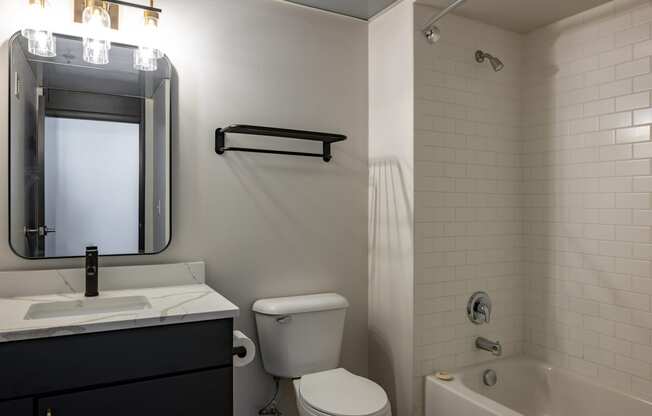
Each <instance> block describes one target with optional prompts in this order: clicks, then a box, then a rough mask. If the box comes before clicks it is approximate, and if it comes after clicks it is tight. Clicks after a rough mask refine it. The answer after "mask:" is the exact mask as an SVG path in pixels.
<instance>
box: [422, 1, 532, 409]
mask: <svg viewBox="0 0 652 416" xmlns="http://www.w3.org/2000/svg"><path fill="white" fill-rule="evenodd" d="M414 13H415V26H416V28H417V29H420V28H422V27H423V25H424V24H425V23H426V22H427V20H428V19H429V18H430V17H431V16H433V15H434V14H435V13H436V10H435V9H433V8H430V7H425V6H419V5H417V6H415V11H414ZM438 26H439V28H440V29H441V33H442V37H441V39H440V41H439V42H437V43H436V44H434V45H433V44H430V43H428V42H427V40H426V39H425V37H424V36H423V33H422V32H421V30H415V32H414V36H415V39H414V42H415V61H416V64H415V73H416V83H415V94H416V100H415V117H416V120H415V151H414V154H415V217H416V219H415V248H416V260H415V270H416V271H415V288H414V291H415V362H416V366H417V367H416V369H415V377H416V379H415V383H421V385H422V383H423V376H425V375H427V374H430V373H432V372H433V371H435V370H451V369H454V368H456V367H460V366H464V365H469V364H473V363H476V362H480V361H486V360H489V359H492V358H493V357H492V356H491V354H489V353H487V352H486V351H479V350H477V349H476V348H475V347H474V340H475V338H476V337H477V336H485V337H487V338H489V339H492V340H499V341H500V342H501V344H502V346H503V354H504V355H507V356H508V355H512V354H517V353H519V352H521V351H522V344H523V339H524V331H523V329H524V326H523V325H524V311H523V304H522V302H521V301H520V300H521V299H522V296H523V288H524V284H525V276H524V274H523V271H522V263H521V249H520V247H521V245H522V213H521V199H520V190H521V181H522V168H521V167H520V152H521V142H520V135H519V133H520V130H519V125H520V88H519V85H520V69H521V68H520V57H521V55H520V54H521V41H522V38H521V36H520V35H517V34H515V33H511V32H508V31H505V30H502V29H498V28H496V27H493V26H489V25H486V24H483V23H480V22H476V21H473V20H469V19H465V18H460V17H457V16H454V15H449V16H447V17H446V18H444V19H443V20H442V21H441V22H440V23H439V24H438ZM477 49H482V50H485V51H487V52H489V53H491V54H494V55H495V56H497V57H499V58H500V59H501V60H502V61H503V62H504V64H505V68H504V69H503V70H502V71H501V72H498V73H497V72H494V71H493V70H492V68H491V66H490V65H489V63H488V62H485V63H484V64H479V63H477V62H475V59H474V54H475V51H476V50H477ZM479 290H484V291H486V292H488V293H489V295H490V296H491V299H492V301H493V310H492V320H491V323H490V324H488V325H474V324H472V323H471V322H469V320H468V319H467V317H466V304H467V301H468V299H469V298H470V296H471V295H472V294H473V293H474V292H476V291H479ZM415 406H416V408H417V411H418V413H420V412H421V407H422V406H423V397H422V389H417V395H416V398H415Z"/></svg>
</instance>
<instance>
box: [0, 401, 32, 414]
mask: <svg viewBox="0 0 652 416" xmlns="http://www.w3.org/2000/svg"><path fill="white" fill-rule="evenodd" d="M33 402H34V401H33V400H32V399H23V400H9V401H8V402H0V415H2V416H5V415H7V416H32V415H33V414H34V403H33Z"/></svg>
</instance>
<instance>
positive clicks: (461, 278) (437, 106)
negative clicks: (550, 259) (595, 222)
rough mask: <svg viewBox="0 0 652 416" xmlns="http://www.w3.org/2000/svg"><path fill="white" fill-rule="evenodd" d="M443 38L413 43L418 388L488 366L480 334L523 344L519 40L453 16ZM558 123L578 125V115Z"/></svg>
mask: <svg viewBox="0 0 652 416" xmlns="http://www.w3.org/2000/svg"><path fill="white" fill-rule="evenodd" d="M415 13H416V18H415V21H420V20H422V19H423V17H424V16H430V15H432V13H433V9H431V8H427V7H423V6H419V5H417V6H415ZM440 29H441V30H442V33H443V37H442V38H441V40H440V41H439V42H438V43H437V44H436V45H430V44H427V43H426V42H425V39H424V37H423V36H422V35H421V34H420V33H416V35H415V52H416V58H415V59H416V65H415V100H416V102H415V112H416V117H415V146H414V148H415V152H414V153H415V233H414V234H415V252H416V254H415V257H416V258H415V280H416V281H415V315H416V316H415V326H414V328H415V330H414V332H415V340H414V342H415V349H416V351H415V360H416V362H415V373H416V374H415V376H416V380H415V383H416V384H415V385H416V386H422V385H423V376H424V375H427V374H430V373H432V372H433V371H435V370H438V369H454V368H455V367H459V366H463V365H467V364H471V363H475V362H479V361H484V360H487V359H490V358H492V355H491V354H490V353H488V352H485V351H478V350H476V349H475V348H474V340H475V338H476V337H477V336H486V337H487V338H490V339H492V340H500V342H501V343H502V345H503V350H504V355H512V354H517V353H520V352H522V351H523V341H524V336H525V331H524V322H525V314H524V309H523V306H524V304H523V302H522V301H521V300H522V299H523V296H524V289H525V284H526V280H525V276H524V273H523V263H522V246H523V218H522V212H523V210H522V208H521V205H522V198H521V195H522V185H523V168H522V166H521V154H522V141H521V137H520V112H521V99H520V96H521V89H520V83H519V80H520V56H521V55H520V53H521V52H520V51H521V46H522V36H520V35H516V34H513V33H510V32H507V31H504V30H500V29H497V28H495V27H492V26H488V25H485V24H481V23H478V22H475V21H472V20H468V19H463V18H460V17H457V16H453V15H451V16H447V17H446V18H445V19H444V20H443V21H442V22H441V25H440ZM477 49H483V50H486V51H487V52H489V53H491V54H494V55H495V56H497V57H499V58H500V59H501V60H503V62H505V64H506V65H505V69H504V70H503V71H501V72H498V73H497V72H494V71H493V69H492V68H491V66H490V65H489V63H488V62H485V63H484V64H478V63H477V62H475V59H474V53H475V51H476V50H477ZM630 49H631V48H630ZM630 54H631V50H630ZM614 59H617V58H614ZM612 69H613V67H612ZM578 81H581V80H578ZM567 82H568V83H569V85H571V84H572V83H573V80H570V79H569V80H567ZM595 98H596V99H597V98H598V97H597V87H596V97H595ZM612 101H613V100H612ZM610 105H614V103H613V102H611V103H610ZM613 110H614V109H613V108H608V109H606V110H605V111H604V113H605V114H606V113H607V112H612V111H613ZM595 111H597V112H599V111H602V110H601V109H600V108H599V106H596V109H595ZM564 116H565V117H567V118H568V119H575V118H577V116H582V113H581V107H579V108H575V109H573V108H569V109H568V112H567V113H566V114H564ZM629 116H630V118H631V112H630V113H629ZM614 122H616V123H620V124H622V120H615V121H614ZM594 124H595V128H596V129H597V128H598V124H599V120H598V118H596V119H595V123H594ZM630 124H631V123H630ZM593 127H594V126H593V125H590V126H589V125H587V126H586V127H580V126H578V128H583V129H584V128H586V129H591V128H593ZM644 134H645V132H631V133H629V135H625V136H624V137H638V136H640V135H644ZM630 146H631V145H630ZM631 151H632V150H631V149H630V152H631ZM623 169H625V168H623ZM478 290H484V291H487V292H489V294H490V295H491V298H492V300H493V302H494V307H493V315H492V320H491V323H490V324H489V325H474V324H472V323H471V322H470V321H469V320H468V319H467V317H466V304H467V301H468V299H469V298H470V296H471V295H472V294H473V292H475V291H478ZM422 390H423V389H422V388H417V389H416V391H417V393H416V397H415V401H414V403H415V414H422V413H423V408H422V406H423V393H422Z"/></svg>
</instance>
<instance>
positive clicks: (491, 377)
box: [482, 369, 498, 387]
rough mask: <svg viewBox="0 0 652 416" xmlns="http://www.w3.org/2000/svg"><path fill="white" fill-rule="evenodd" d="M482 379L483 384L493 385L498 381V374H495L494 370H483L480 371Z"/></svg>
mask: <svg viewBox="0 0 652 416" xmlns="http://www.w3.org/2000/svg"><path fill="white" fill-rule="evenodd" d="M482 381H483V382H484V385H485V386H489V387H493V386H495V385H496V383H498V375H496V372H495V371H494V370H491V369H489V370H485V372H484V373H482Z"/></svg>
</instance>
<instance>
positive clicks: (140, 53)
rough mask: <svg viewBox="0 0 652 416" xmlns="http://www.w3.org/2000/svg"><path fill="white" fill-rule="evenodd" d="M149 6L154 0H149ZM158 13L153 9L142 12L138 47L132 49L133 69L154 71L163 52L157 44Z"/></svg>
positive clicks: (152, 4) (152, 6)
mask: <svg viewBox="0 0 652 416" xmlns="http://www.w3.org/2000/svg"><path fill="white" fill-rule="evenodd" d="M149 5H150V8H152V9H153V8H154V0H150V4H149ZM158 23H159V13H158V12H157V11H154V10H145V11H144V12H143V27H142V30H141V34H140V40H139V45H138V49H136V50H135V51H134V69H137V70H140V71H156V70H157V69H158V60H159V59H161V58H162V57H163V55H164V54H163V52H162V51H161V49H160V48H159V45H158V39H159V38H158Z"/></svg>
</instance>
